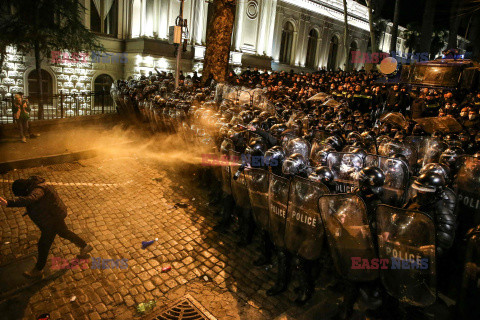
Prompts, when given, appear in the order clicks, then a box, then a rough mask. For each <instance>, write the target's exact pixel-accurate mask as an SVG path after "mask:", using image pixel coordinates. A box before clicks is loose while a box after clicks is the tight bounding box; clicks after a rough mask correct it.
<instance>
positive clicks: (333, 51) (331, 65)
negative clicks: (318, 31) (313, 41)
mask: <svg viewBox="0 0 480 320" xmlns="http://www.w3.org/2000/svg"><path fill="white" fill-rule="evenodd" d="M337 53H338V37H337V36H333V37H332V39H330V48H329V50H328V63H327V69H328V70H335V69H336V68H337Z"/></svg>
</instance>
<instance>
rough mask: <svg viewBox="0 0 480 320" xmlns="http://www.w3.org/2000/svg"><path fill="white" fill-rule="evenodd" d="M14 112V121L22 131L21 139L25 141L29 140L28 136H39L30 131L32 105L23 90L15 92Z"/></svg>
mask: <svg viewBox="0 0 480 320" xmlns="http://www.w3.org/2000/svg"><path fill="white" fill-rule="evenodd" d="M12 112H13V118H14V121H15V122H16V123H17V126H18V130H19V131H20V140H21V141H22V142H23V143H26V142H27V136H28V137H30V138H35V137H38V135H37V134H33V133H31V132H30V124H29V120H30V106H29V104H28V99H24V98H23V92H18V93H17V94H15V96H14V100H13V110H12Z"/></svg>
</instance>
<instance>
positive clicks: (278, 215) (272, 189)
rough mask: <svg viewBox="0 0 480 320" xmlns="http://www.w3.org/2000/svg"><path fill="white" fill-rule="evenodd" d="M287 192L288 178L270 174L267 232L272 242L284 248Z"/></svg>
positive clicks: (288, 187) (288, 186)
mask: <svg viewBox="0 0 480 320" xmlns="http://www.w3.org/2000/svg"><path fill="white" fill-rule="evenodd" d="M289 192H290V180H288V179H287V178H284V177H280V176H277V175H275V174H270V185H269V188H268V203H269V205H268V212H269V216H270V223H269V227H268V233H269V235H270V239H271V240H272V242H273V244H274V245H275V246H276V247H277V248H279V249H283V248H285V223H286V220H287V208H288V197H289Z"/></svg>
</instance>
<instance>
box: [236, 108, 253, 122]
mask: <svg viewBox="0 0 480 320" xmlns="http://www.w3.org/2000/svg"><path fill="white" fill-rule="evenodd" d="M239 116H240V117H242V120H243V123H250V122H252V120H253V112H252V111H250V110H245V111H242V112H240V114H239Z"/></svg>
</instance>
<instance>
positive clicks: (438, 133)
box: [432, 130, 443, 139]
mask: <svg viewBox="0 0 480 320" xmlns="http://www.w3.org/2000/svg"><path fill="white" fill-rule="evenodd" d="M432 138H437V139H442V138H443V133H442V132H441V131H439V130H435V131H434V132H433V133H432Z"/></svg>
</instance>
